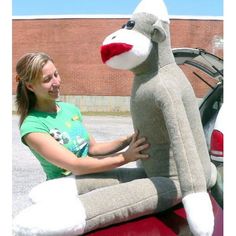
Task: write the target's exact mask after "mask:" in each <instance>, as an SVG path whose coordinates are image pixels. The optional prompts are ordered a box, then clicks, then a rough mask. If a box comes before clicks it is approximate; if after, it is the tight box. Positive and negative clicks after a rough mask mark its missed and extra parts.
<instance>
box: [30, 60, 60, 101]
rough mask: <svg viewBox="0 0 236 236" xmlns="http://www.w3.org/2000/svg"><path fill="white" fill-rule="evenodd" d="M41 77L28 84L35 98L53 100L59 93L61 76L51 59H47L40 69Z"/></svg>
mask: <svg viewBox="0 0 236 236" xmlns="http://www.w3.org/2000/svg"><path fill="white" fill-rule="evenodd" d="M42 74H43V76H42V78H40V79H39V80H38V81H36V82H34V83H31V84H30V85H28V89H30V90H31V91H33V92H34V94H35V95H36V97H37V100H55V99H57V98H58V97H59V95H60V84H61V78H60V76H59V73H58V71H57V69H56V67H55V65H54V64H53V62H52V61H48V62H47V63H46V64H45V65H44V67H43V69H42Z"/></svg>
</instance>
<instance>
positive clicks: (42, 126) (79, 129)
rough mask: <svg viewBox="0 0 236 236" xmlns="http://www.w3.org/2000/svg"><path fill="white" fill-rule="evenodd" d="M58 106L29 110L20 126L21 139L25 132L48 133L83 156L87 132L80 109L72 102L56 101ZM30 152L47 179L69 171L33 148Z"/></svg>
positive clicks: (60, 175)
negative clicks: (40, 110)
mask: <svg viewBox="0 0 236 236" xmlns="http://www.w3.org/2000/svg"><path fill="white" fill-rule="evenodd" d="M57 105H58V106H59V107H60V109H59V111H58V112H55V113H47V112H39V111H35V110H33V111H31V112H30V113H29V114H28V116H27V117H26V118H25V120H24V121H23V123H22V125H21V127H20V133H21V140H22V142H23V143H24V144H25V142H24V140H23V137H24V136H25V135H26V134H29V133H32V132H35V133H39V132H40V133H48V134H50V135H51V136H52V137H53V138H55V140H57V141H58V142H59V143H60V144H61V145H63V146H64V147H66V148H67V149H68V150H70V151H71V152H73V153H74V154H75V155H76V156H77V157H85V156H87V154H88V147H89V134H88V132H87V130H86V129H85V127H84V125H83V123H82V116H81V113H80V110H79V109H78V108H77V107H75V106H74V105H72V104H68V103H64V102H57ZM30 150H31V151H32V153H33V154H34V155H35V157H36V158H37V159H38V160H39V162H40V164H41V166H42V168H43V170H44V172H45V173H46V176H47V180H48V179H54V178H59V177H62V176H65V175H68V174H70V172H68V171H66V170H64V169H62V168H59V167H57V166H55V165H53V164H52V163H50V162H48V161H47V160H46V159H45V158H44V157H42V156H41V155H40V154H39V153H37V152H36V151H35V150H33V149H31V148H30Z"/></svg>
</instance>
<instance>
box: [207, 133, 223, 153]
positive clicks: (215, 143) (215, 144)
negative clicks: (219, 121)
mask: <svg viewBox="0 0 236 236" xmlns="http://www.w3.org/2000/svg"><path fill="white" fill-rule="evenodd" d="M210 154H211V155H214V156H217V157H223V156H224V136H223V133H221V132H220V131H219V130H213V132H212V135H211V148H210Z"/></svg>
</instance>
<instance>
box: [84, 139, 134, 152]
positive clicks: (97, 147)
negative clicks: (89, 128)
mask: <svg viewBox="0 0 236 236" xmlns="http://www.w3.org/2000/svg"><path fill="white" fill-rule="evenodd" d="M131 140H132V136H127V137H121V138H119V139H117V140H113V141H108V142H96V140H95V139H94V138H93V137H92V136H90V142H89V155H91V156H105V155H110V154H113V153H116V152H119V151H121V150H123V149H124V148H126V147H127V146H128V145H129V144H130V142H131Z"/></svg>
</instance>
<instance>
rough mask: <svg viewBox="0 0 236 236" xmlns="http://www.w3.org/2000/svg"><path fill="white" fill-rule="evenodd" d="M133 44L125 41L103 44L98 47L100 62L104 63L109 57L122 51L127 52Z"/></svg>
mask: <svg viewBox="0 0 236 236" xmlns="http://www.w3.org/2000/svg"><path fill="white" fill-rule="evenodd" d="M132 47H133V45H130V44H126V43H110V44H107V45H103V46H101V48H100V53H101V57H102V62H103V63H106V61H108V60H109V59H110V58H112V57H114V56H117V55H120V54H122V53H124V52H128V51H129V50H130V49H132Z"/></svg>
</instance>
